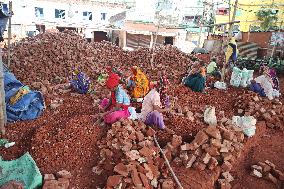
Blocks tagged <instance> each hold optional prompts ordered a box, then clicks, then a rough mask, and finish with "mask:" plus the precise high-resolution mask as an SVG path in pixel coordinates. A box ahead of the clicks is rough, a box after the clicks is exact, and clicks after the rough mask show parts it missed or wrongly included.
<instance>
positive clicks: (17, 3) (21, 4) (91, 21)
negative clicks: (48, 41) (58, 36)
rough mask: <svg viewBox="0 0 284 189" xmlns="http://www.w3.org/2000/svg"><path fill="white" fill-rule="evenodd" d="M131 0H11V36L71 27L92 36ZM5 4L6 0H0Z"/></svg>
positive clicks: (88, 36) (131, 0)
mask: <svg viewBox="0 0 284 189" xmlns="http://www.w3.org/2000/svg"><path fill="white" fill-rule="evenodd" d="M133 3H134V4H135V2H134V1H133V0H108V1H104V0H77V1H71V0H13V8H12V10H13V12H14V15H13V17H12V36H16V37H17V38H23V37H26V36H27V35H28V36H29V35H34V34H36V33H38V32H43V31H44V30H49V29H59V30H63V29H65V28H69V29H74V30H77V31H78V32H80V33H82V35H85V36H86V37H87V38H91V35H92V33H91V32H92V31H94V30H103V29H104V27H106V26H108V24H109V18H110V17H111V16H113V15H115V14H118V13H120V12H123V11H124V10H125V9H127V8H128V7H129V6H133ZM3 6H4V7H7V6H8V0H5V1H3Z"/></svg>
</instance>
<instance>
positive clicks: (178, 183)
mask: <svg viewBox="0 0 284 189" xmlns="http://www.w3.org/2000/svg"><path fill="white" fill-rule="evenodd" d="M154 141H155V143H156V145H157V146H158V148H159V150H160V152H161V153H162V155H163V158H164V159H165V161H166V164H167V166H168V167H169V169H170V172H171V174H172V176H173V178H174V180H175V181H176V183H177V185H178V188H179V189H183V187H182V185H181V183H180V182H179V180H178V178H177V176H176V174H175V172H174V170H173V169H172V167H171V165H170V162H169V161H168V159H167V157H166V155H165V153H164V152H163V150H162V148H161V147H160V145H159V143H158V141H157V139H156V136H155V135H154Z"/></svg>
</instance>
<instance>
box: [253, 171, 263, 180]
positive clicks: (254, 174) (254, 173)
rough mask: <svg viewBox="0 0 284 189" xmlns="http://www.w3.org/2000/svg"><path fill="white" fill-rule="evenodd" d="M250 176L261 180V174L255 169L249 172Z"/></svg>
mask: <svg viewBox="0 0 284 189" xmlns="http://www.w3.org/2000/svg"><path fill="white" fill-rule="evenodd" d="M251 175H252V176H254V177H257V178H261V177H262V173H261V172H260V171H258V170H256V169H253V170H252V172H251Z"/></svg>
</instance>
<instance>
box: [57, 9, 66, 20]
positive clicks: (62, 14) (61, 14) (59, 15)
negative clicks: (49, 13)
mask: <svg viewBox="0 0 284 189" xmlns="http://www.w3.org/2000/svg"><path fill="white" fill-rule="evenodd" d="M55 18H61V19H65V10H61V9H55Z"/></svg>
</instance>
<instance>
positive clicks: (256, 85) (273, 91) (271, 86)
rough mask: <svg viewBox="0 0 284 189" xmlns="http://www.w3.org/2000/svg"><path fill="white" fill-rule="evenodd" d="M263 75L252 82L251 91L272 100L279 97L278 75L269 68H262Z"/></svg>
mask: <svg viewBox="0 0 284 189" xmlns="http://www.w3.org/2000/svg"><path fill="white" fill-rule="evenodd" d="M260 72H261V75H260V76H259V77H257V78H255V79H254V80H252V81H251V85H250V89H251V90H252V91H254V92H256V93H258V94H259V95H260V96H262V97H265V96H266V97H268V99H269V100H272V99H273V98H274V97H279V95H280V93H279V82H278V79H277V76H276V73H275V72H274V71H273V70H270V69H269V68H268V67H267V66H263V67H262V68H261V71H260Z"/></svg>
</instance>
